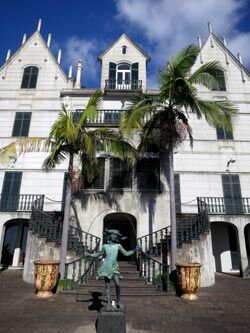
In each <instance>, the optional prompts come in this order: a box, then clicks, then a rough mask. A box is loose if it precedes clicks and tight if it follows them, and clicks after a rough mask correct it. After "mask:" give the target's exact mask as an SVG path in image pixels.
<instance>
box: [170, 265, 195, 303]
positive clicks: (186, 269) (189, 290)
mask: <svg viewBox="0 0 250 333" xmlns="http://www.w3.org/2000/svg"><path fill="white" fill-rule="evenodd" d="M175 265H176V268H177V285H178V287H179V288H180V290H181V292H182V296H181V297H182V298H183V299H186V300H196V299H197V298H198V297H197V292H198V289H199V287H200V275H201V273H200V268H201V264H199V263H197V262H186V261H183V262H177V263H176V264H175Z"/></svg>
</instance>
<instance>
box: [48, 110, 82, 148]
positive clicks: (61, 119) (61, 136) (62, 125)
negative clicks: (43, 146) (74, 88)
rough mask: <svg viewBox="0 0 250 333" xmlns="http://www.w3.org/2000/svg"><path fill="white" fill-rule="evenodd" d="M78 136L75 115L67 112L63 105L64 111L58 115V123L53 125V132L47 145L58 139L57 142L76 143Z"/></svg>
mask: <svg viewBox="0 0 250 333" xmlns="http://www.w3.org/2000/svg"><path fill="white" fill-rule="evenodd" d="M76 136H77V130H76V126H75V123H74V121H73V114H72V112H70V111H67V109H66V108H65V106H64V105H62V110H61V111H60V112H59V114H58V119H57V121H56V122H55V123H54V124H53V125H52V128H51V131H50V133H49V136H48V140H47V144H48V145H49V144H50V141H52V140H53V139H55V138H56V141H57V142H58V141H61V142H64V143H68V144H69V143H72V142H74V139H75V137H76Z"/></svg>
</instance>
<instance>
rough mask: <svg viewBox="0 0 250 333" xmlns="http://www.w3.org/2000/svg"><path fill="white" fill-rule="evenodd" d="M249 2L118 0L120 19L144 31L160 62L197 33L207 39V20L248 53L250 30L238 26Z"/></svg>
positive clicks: (156, 62)
mask: <svg viewBox="0 0 250 333" xmlns="http://www.w3.org/2000/svg"><path fill="white" fill-rule="evenodd" d="M246 5H247V1H246V0H220V1H218V0H199V1H197V0H175V1H172V0H116V7H117V12H118V15H117V16H118V19H120V20H122V21H125V22H126V24H127V26H129V27H130V29H135V28H136V29H139V30H140V32H141V33H142V34H144V36H145V37H146V39H147V40H148V41H149V43H150V44H151V47H152V52H151V55H152V61H153V62H155V64H156V65H157V66H159V65H162V64H163V63H164V62H165V61H166V60H167V59H169V57H170V56H171V55H173V54H175V53H176V51H178V50H179V49H180V48H182V47H183V46H185V45H187V44H188V43H196V41H197V35H202V36H203V39H204V37H206V36H207V22H208V21H211V22H212V26H213V31H214V32H215V34H219V35H226V36H227V37H228V40H229V45H231V46H232V51H233V52H234V51H235V49H236V48H238V49H237V52H238V51H240V52H241V53H242V55H246V54H247V53H248V49H249V47H248V45H249V34H250V33H249V34H248V33H245V34H244V33H240V32H239V31H237V29H236V26H237V23H239V21H240V20H241V19H242V12H243V9H244V8H245V6H246ZM230 40H231V43H230ZM248 57H250V55H249V54H248ZM249 62H250V58H248V59H246V63H249Z"/></svg>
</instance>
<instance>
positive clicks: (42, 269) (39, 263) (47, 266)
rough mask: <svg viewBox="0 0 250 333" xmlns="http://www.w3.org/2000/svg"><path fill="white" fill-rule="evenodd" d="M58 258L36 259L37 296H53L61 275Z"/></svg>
mask: <svg viewBox="0 0 250 333" xmlns="http://www.w3.org/2000/svg"><path fill="white" fill-rule="evenodd" d="M59 263H60V261H58V260H36V261H35V287H36V290H37V294H36V295H37V297H41V298H48V297H51V296H52V289H53V288H55V286H56V284H57V280H58V276H59Z"/></svg>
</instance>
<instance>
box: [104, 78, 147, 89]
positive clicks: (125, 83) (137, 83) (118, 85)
mask: <svg viewBox="0 0 250 333" xmlns="http://www.w3.org/2000/svg"><path fill="white" fill-rule="evenodd" d="M105 90H106V91H107V90H109V91H141V90H142V80H113V79H111V80H105Z"/></svg>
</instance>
